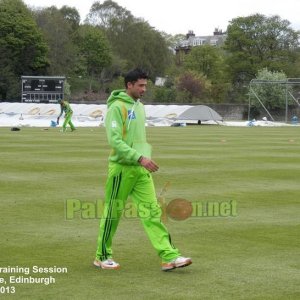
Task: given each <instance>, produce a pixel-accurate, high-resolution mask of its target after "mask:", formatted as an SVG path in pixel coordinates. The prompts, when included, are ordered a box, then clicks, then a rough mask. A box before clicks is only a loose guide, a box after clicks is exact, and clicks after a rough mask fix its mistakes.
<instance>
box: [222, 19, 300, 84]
mask: <svg viewBox="0 0 300 300" xmlns="http://www.w3.org/2000/svg"><path fill="white" fill-rule="evenodd" d="M298 45H299V32H297V31H294V30H293V29H292V28H291V27H290V22H289V21H287V20H282V19H281V18H280V17H279V16H271V17H266V16H264V15H261V14H254V15H251V16H248V17H238V18H235V19H232V21H230V24H229V25H228V27H227V39H226V41H225V49H226V50H227V51H228V52H229V55H228V57H227V64H228V65H229V71H230V74H231V77H232V80H233V82H234V83H239V84H240V85H243V84H244V83H245V82H246V83H247V82H249V81H250V80H251V79H252V78H254V77H255V74H256V73H257V71H258V70H261V69H263V68H268V69H269V70H271V71H281V70H283V71H284V72H285V73H287V74H289V72H290V71H291V69H293V63H294V61H295V59H296V57H295V49H296V48H297V47H298Z"/></svg>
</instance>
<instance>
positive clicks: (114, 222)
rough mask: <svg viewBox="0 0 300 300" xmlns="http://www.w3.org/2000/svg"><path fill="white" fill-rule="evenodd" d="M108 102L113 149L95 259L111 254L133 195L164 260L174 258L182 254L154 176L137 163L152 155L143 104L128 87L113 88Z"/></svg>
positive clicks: (150, 237)
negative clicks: (165, 218) (167, 224)
mask: <svg viewBox="0 0 300 300" xmlns="http://www.w3.org/2000/svg"><path fill="white" fill-rule="evenodd" d="M107 105H108V111H107V115H106V119H105V126H106V133H107V139H108V143H109V145H110V146H111V148H112V150H111V153H110V156H109V168H108V178H107V182H106V188H105V206H104V213H103V216H102V218H101V220H100V230H99V235H98V246H97V251H96V258H97V259H100V260H105V259H107V258H111V257H112V248H111V246H112V238H113V236H114V233H115V231H116V229H117V226H118V223H119V220H120V217H121V216H122V213H123V209H124V207H125V203H126V200H127V198H128V196H130V197H131V199H132V200H133V202H134V203H135V205H136V207H137V211H138V215H139V217H140V219H141V222H142V224H143V226H144V229H145V231H146V233H147V235H148V237H149V239H150V241H151V243H152V245H153V247H154V248H155V249H156V251H157V253H158V255H159V256H160V257H161V259H162V261H163V262H168V261H171V260H173V259H174V258H176V257H178V256H179V255H180V253H179V251H178V249H177V248H175V247H174V245H173V244H172V242H171V238H170V235H169V233H168V231H167V229H166V227H165V226H164V224H163V223H162V222H161V219H160V216H161V208H160V206H159V204H158V203H157V198H156V194H155V189H154V184H153V180H152V176H151V174H150V172H149V171H147V170H146V169H145V168H144V167H142V166H140V165H139V163H138V159H139V158H140V156H141V155H142V156H145V157H148V158H150V157H151V146H150V145H149V144H148V143H147V141H146V131H145V110H144V106H143V104H142V103H141V102H140V101H139V100H137V101H135V100H133V99H132V98H131V97H129V96H128V95H127V94H126V91H125V90H116V91H113V92H112V93H111V95H110V97H109V98H108V101H107Z"/></svg>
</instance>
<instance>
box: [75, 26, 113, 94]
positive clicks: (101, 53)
mask: <svg viewBox="0 0 300 300" xmlns="http://www.w3.org/2000/svg"><path fill="white" fill-rule="evenodd" d="M78 47H79V60H80V63H81V67H82V70H81V72H82V74H81V75H86V76H88V77H89V78H90V79H91V80H90V87H89V91H91V82H92V80H93V79H95V78H99V79H100V80H101V79H102V78H101V75H102V72H103V70H104V68H105V67H107V66H109V65H110V64H111V61H112V57H111V52H110V48H109V44H108V41H107V39H106V37H105V35H104V34H103V33H102V31H101V30H100V29H99V28H97V27H93V26H90V25H84V26H81V27H80V30H79V38H78Z"/></svg>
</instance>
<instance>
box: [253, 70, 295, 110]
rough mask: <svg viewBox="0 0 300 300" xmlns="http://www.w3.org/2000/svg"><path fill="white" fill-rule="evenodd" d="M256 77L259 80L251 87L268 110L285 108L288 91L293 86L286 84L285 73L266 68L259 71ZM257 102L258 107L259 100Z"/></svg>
mask: <svg viewBox="0 0 300 300" xmlns="http://www.w3.org/2000/svg"><path fill="white" fill-rule="evenodd" d="M256 79H257V81H254V82H253V84H251V88H252V90H253V91H254V92H255V94H256V95H257V96H258V97H259V99H260V100H261V101H262V103H263V104H264V106H265V107H266V108H267V109H268V110H277V109H280V108H284V107H285V104H286V93H287V92H289V91H291V87H289V86H287V85H286V84H284V83H285V82H286V81H287V77H286V75H285V73H283V72H277V71H273V72H272V71H269V70H268V69H267V68H264V69H262V70H259V71H258V74H257V77H256ZM250 92H251V91H250ZM250 95H251V94H250ZM256 100H257V99H256ZM255 103H256V105H255V106H256V107H260V104H259V103H258V100H257V101H256V102H255Z"/></svg>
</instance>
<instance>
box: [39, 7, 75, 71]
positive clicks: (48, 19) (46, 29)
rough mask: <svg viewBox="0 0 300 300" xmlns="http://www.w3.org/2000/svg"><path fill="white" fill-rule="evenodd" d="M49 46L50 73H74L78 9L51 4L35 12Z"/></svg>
mask: <svg viewBox="0 0 300 300" xmlns="http://www.w3.org/2000/svg"><path fill="white" fill-rule="evenodd" d="M34 14H35V18H36V21H37V24H38V25H39V27H40V28H41V30H42V32H43V34H44V37H45V39H46V41H47V44H48V47H49V53H48V58H49V61H50V66H49V68H48V70H47V71H48V74H49V75H66V74H70V73H73V71H74V69H75V63H76V54H77V47H76V46H75V40H76V39H77V29H78V27H79V20H80V18H79V19H78V17H79V13H78V12H77V10H76V9H73V8H70V7H67V6H63V7H62V8H61V9H60V10H59V9H57V8H56V7H55V6H51V7H48V8H45V9H42V10H37V11H35V12H34Z"/></svg>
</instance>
